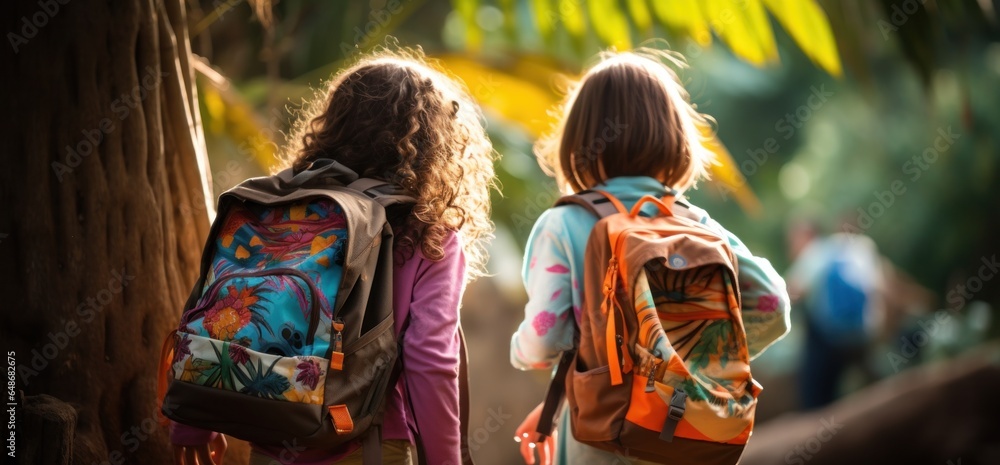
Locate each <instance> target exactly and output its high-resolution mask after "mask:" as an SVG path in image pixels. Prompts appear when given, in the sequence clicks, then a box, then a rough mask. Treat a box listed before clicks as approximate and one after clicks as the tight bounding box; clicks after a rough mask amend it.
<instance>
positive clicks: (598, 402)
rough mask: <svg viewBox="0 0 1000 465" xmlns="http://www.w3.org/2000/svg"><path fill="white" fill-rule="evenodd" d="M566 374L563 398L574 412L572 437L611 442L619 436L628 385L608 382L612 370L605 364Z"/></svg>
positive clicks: (572, 416)
mask: <svg viewBox="0 0 1000 465" xmlns="http://www.w3.org/2000/svg"><path fill="white" fill-rule="evenodd" d="M573 365H574V368H573V369H571V370H570V371H569V373H568V377H569V380H568V381H567V383H566V397H567V399H569V404H570V408H572V409H573V415H571V416H570V417H571V418H572V421H573V436H574V437H575V438H576V439H577V440H578V441H583V442H604V441H611V440H613V439H614V438H617V437H618V433H619V431H621V428H622V421H623V420H624V418H625V410H626V408H627V407H628V398H629V389H628V384H621V385H618V386H612V385H611V370H610V367H609V366H607V365H605V366H602V367H598V368H594V369H592V370H587V371H583V372H581V371H577V369H576V366H577V362H576V360H575V359H574V362H573Z"/></svg>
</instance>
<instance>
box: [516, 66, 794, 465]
mask: <svg viewBox="0 0 1000 465" xmlns="http://www.w3.org/2000/svg"><path fill="white" fill-rule="evenodd" d="M668 64H669V65H674V66H678V67H679V66H682V65H683V61H682V60H681V59H680V58H679V57H677V56H676V55H674V54H672V53H670V52H664V51H656V50H650V49H640V50H637V51H634V52H622V53H613V52H608V53H605V54H602V55H601V56H600V61H599V62H598V63H597V64H596V65H594V66H593V67H592V68H590V69H589V70H588V71H587V72H586V73H585V74H584V76H583V78H582V79H581V80H580V81H579V83H578V84H577V85H576V86H575V88H573V89H572V90H571V91H570V92H569V94H568V98H567V99H566V101H565V103H564V106H563V107H562V111H561V114H559V115H558V116H559V121H558V124H557V126H556V127H555V129H554V131H552V132H551V133H550V134H548V136H547V137H544V138H542V139H540V140H539V142H538V143H537V144H536V146H535V152H536V155H537V157H538V161H539V164H540V165H541V167H542V169H543V170H544V171H545V172H546V174H549V175H550V176H553V177H554V178H555V180H556V182H557V184H558V187H559V189H560V190H561V191H562V192H563V193H564V194H572V193H579V192H581V191H585V190H593V189H597V190H601V191H604V192H606V193H608V194H611V195H612V196H614V197H615V198H617V199H618V200H620V201H621V203H623V204H624V206H625V208H627V209H629V210H630V209H631V208H632V206H633V205H634V204H635V203H636V202H637V201H638V200H639V199H640V198H642V197H643V196H655V197H656V198H662V197H664V196H666V195H668V194H673V195H675V197H676V198H678V199H681V195H682V193H683V192H684V191H686V190H687V189H690V188H693V187H694V186H695V184H696V183H697V181H699V180H701V179H705V178H707V176H708V168H709V165H710V164H711V163H713V159H712V154H711V152H710V151H708V150H707V149H705V148H704V147H703V146H702V136H701V133H700V131H699V127H698V126H699V125H700V124H707V121H706V117H705V116H704V115H702V114H700V113H699V112H698V111H696V109H695V108H694V106H693V105H692V104H691V103H690V102H689V98H688V94H687V92H686V91H685V90H684V88H683V86H682V85H681V83H680V81H679V80H678V77H677V75H676V74H675V72H674V71H673V70H672V69H671V67H670V66H669V65H668ZM682 203H683V205H682ZM674 208H675V210H674V214H675V215H684V216H687V217H689V218H693V219H695V220H697V221H699V222H701V223H703V224H705V225H707V226H709V227H710V228H711V229H712V230H714V231H715V232H716V233H717V234H718V235H719V236H720V237H723V238H726V239H727V240H728V243H729V245H730V246H731V247H732V250H733V252H734V253H735V255H736V257H737V260H738V265H737V266H738V268H739V288H740V291H741V292H742V304H743V305H742V315H743V321H744V324H745V327H746V333H747V339H748V345H749V352H750V356H751V357H756V356H757V355H759V354H760V353H761V352H762V351H763V350H764V349H765V348H766V347H767V346H769V345H770V344H771V343H773V342H774V341H776V340H778V339H780V338H781V337H782V336H784V334H785V333H786V332H787V331H788V329H789V301H788V295H787V293H786V291H785V283H784V281H783V280H782V279H781V276H780V275H779V274H778V273H777V272H776V271H775V270H774V268H773V267H772V266H771V264H770V263H769V262H768V261H767V260H766V259H764V258H761V257H756V256H754V255H753V254H752V253H751V252H750V250H749V249H747V247H746V246H745V245H744V244H743V243H742V242H741V241H740V240H739V239H738V238H737V237H736V236H735V235H733V234H732V233H730V232H729V231H727V230H726V229H725V228H723V227H722V226H721V225H719V223H717V222H716V221H715V220H713V219H711V218H710V217H709V216H708V214H707V213H706V212H705V211H704V210H702V209H700V208H697V207H694V206H690V205H689V204H688V203H687V202H686V201H684V202H679V203H677V204H676V206H675V207H674ZM597 221H598V218H597V217H596V216H594V215H593V214H591V213H590V212H589V211H587V210H586V209H584V208H583V207H582V206H579V205H565V206H559V207H554V208H550V209H549V210H547V211H545V212H544V213H543V214H542V215H541V216H540V217H539V218H538V220H537V222H536V223H535V225H534V228H533V229H532V231H531V235H530V238H529V239H528V244H527V247H526V251H525V257H524V267H523V272H522V275H523V279H524V285H525V288H526V290H527V294H528V303H527V305H526V306H525V310H524V313H525V315H524V321H523V322H522V323H521V324H520V326H519V327H518V329H517V331H516V332H515V333H514V335H513V337H512V339H511V352H510V359H511V363H512V364H513V365H514V367H516V368H519V369H522V370H527V369H549V368H551V367H552V366H553V365H554V364H555V363H556V362H557V361H558V360H559V358H560V354H561V353H562V352H563V351H566V350H571V349H574V348H575V347H574V346H575V344H576V342H575V341H576V338H577V334H576V333H577V327H578V325H579V321H580V308H581V302H582V297H583V289H580V283H584V251H585V249H586V245H587V241H588V238H589V235H590V232H591V230H592V229H593V228H594V225H595V224H596V223H597ZM541 409H542V405H539V406H538V407H537V408H536V409H535V410H534V411H532V412H531V413H530V414H529V415H528V417H527V418H526V419H525V420H524V422H523V423H522V424H521V425H520V427H519V428H518V429H517V436H516V437H515V440H516V441H518V442H519V443H520V447H521V452H522V455H523V457H524V460H525V462H526V463H528V464H533V463H535V457H534V451H535V450H538V452H539V456H540V458H541V460H542V463H544V464H546V465H547V464H549V463H558V464H583V463H585V464H588V465H601V464H620V463H622V461H621V458H622V457H621V456H620V455H619V454H615V453H611V452H606V451H602V450H600V449H597V448H594V447H590V446H587V445H584V444H581V443H579V442H577V441H576V440H574V438H573V434H572V432H569V431H565V430H564V431H563V432H562V434H559V435H558V436H557V437H553V436H549V437H547V438H545V439H541V438H539V435H538V434H537V433H536V432H535V430H536V427H537V425H538V422H539V417H540V413H541ZM568 414H569V409H568V408H564V409H563V416H562V419H561V421H560V422H559V424H560V425H563V428H564V429H568V428H570V427H571V425H570V423H569V421H568ZM631 463H633V464H639V463H649V462H643V461H640V460H637V459H633V460H632V461H631Z"/></svg>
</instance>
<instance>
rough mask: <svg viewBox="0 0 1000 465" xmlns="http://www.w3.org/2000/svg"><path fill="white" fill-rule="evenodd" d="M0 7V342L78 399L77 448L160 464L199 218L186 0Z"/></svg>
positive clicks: (41, 383) (21, 366) (106, 458)
mask: <svg viewBox="0 0 1000 465" xmlns="http://www.w3.org/2000/svg"><path fill="white" fill-rule="evenodd" d="M0 11H2V13H0V18H2V19H0V21H2V24H3V32H4V33H6V34H7V36H6V38H7V41H6V43H4V44H3V45H2V47H0V49H2V50H0V56H2V58H0V69H2V70H3V71H2V77H0V79H2V81H0V89H2V90H0V92H2V95H3V96H4V97H3V103H4V105H3V111H4V117H3V121H4V124H2V125H0V144H2V145H0V147H2V150H0V153H2V157H3V166H2V167H0V209H2V214H0V270H2V278H0V341H2V344H3V350H5V351H15V352H16V357H17V367H18V374H19V376H18V381H19V387H20V388H21V389H23V391H24V393H25V395H27V396H37V395H40V394H45V395H49V396H52V397H54V398H56V399H58V400H60V401H62V402H65V403H68V404H69V405H72V406H73V407H74V408H75V410H76V418H75V421H76V424H75V431H74V434H73V439H72V445H73V447H72V449H73V452H72V455H73V457H72V463H77V464H91V463H106V462H108V463H144V464H146V463H168V462H169V461H170V460H171V459H170V457H171V456H170V455H169V454H170V451H169V447H168V442H167V436H166V434H165V432H164V431H163V428H162V427H160V426H159V425H157V424H156V420H157V411H158V407H157V405H156V392H155V382H156V364H157V360H158V357H159V351H160V345H161V342H162V340H163V338H164V336H165V335H166V334H167V332H168V331H169V330H170V328H171V327H174V326H175V325H176V322H177V320H178V317H179V311H180V309H181V306H182V305H183V303H184V300H185V298H186V297H187V293H188V292H189V290H190V286H191V285H192V283H193V282H194V281H195V278H196V276H195V275H196V273H197V271H198V260H199V255H200V252H201V248H202V245H203V241H204V238H205V236H206V235H207V233H208V227H209V218H210V217H211V215H212V208H211V206H209V204H208V202H207V201H206V197H207V198H211V197H210V196H207V195H206V194H207V190H208V186H209V182H208V179H207V173H208V168H207V164H208V160H207V157H206V156H205V150H204V140H203V135H202V129H201V121H200V118H199V116H198V102H197V95H196V93H195V91H194V86H193V82H194V76H193V71H192V68H191V66H190V45H189V42H188V32H187V20H186V18H185V12H184V4H183V2H182V1H181V0H114V1H92V0H42V1H10V2H2V4H0ZM11 34H14V36H12V35H11ZM22 426H24V427H27V426H28V425H27V424H26V423H22ZM19 434H20V437H21V438H22V441H34V442H41V443H42V444H43V448H44V444H45V441H48V440H50V438H47V437H44V436H41V435H42V434H43V431H25V430H23V429H22V430H20V431H19ZM51 439H52V440H55V439H56V438H51ZM22 444H24V442H22ZM53 444H54V443H53Z"/></svg>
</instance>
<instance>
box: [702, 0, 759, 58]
mask: <svg viewBox="0 0 1000 465" xmlns="http://www.w3.org/2000/svg"><path fill="white" fill-rule="evenodd" d="M702 5H703V6H704V8H705V10H704V11H705V13H706V16H707V17H708V23H709V25H710V26H711V27H712V30H713V31H715V33H716V35H718V36H719V38H721V39H722V41H723V42H725V43H726V45H729V48H730V49H731V50H732V51H733V53H734V54H735V55H736V56H738V57H740V58H742V59H744V60H746V61H748V62H750V63H752V64H754V65H756V66H761V65H764V64H766V63H767V62H769V61H774V60H776V59H777V57H778V48H777V45H776V44H775V42H774V33H773V31H772V30H771V23H770V22H769V21H768V18H767V13H766V12H765V10H764V5H763V4H762V3H761V0H706V1H705V2H704V3H703V4H702Z"/></svg>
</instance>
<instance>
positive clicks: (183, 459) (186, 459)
mask: <svg viewBox="0 0 1000 465" xmlns="http://www.w3.org/2000/svg"><path fill="white" fill-rule="evenodd" d="M226 447H228V444H227V443H226V436H225V435H224V434H216V435H215V438H213V439H212V441H211V442H209V443H207V444H203V445H200V446H181V445H177V444H174V465H221V464H222V457H223V456H224V455H226Z"/></svg>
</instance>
